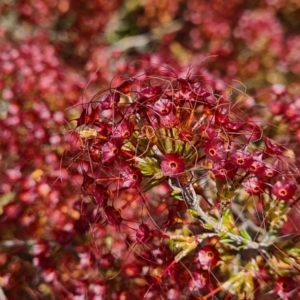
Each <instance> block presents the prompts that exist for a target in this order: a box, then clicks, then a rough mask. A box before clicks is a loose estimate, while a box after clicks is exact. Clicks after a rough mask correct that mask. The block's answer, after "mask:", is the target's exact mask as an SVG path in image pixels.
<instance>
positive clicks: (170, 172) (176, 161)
mask: <svg viewBox="0 0 300 300" xmlns="http://www.w3.org/2000/svg"><path fill="white" fill-rule="evenodd" d="M161 170H162V171H163V173H164V174H165V175H166V176H170V177H172V176H176V175H178V174H180V173H183V172H184V171H185V159H184V158H183V157H182V156H181V155H179V154H178V153H169V154H166V155H164V156H163V157H162V160H161Z"/></svg>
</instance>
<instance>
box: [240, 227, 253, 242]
mask: <svg viewBox="0 0 300 300" xmlns="http://www.w3.org/2000/svg"><path fill="white" fill-rule="evenodd" d="M240 234H241V236H242V237H243V238H244V239H246V240H248V241H252V238H251V236H250V235H249V233H248V232H247V231H246V230H245V229H240Z"/></svg>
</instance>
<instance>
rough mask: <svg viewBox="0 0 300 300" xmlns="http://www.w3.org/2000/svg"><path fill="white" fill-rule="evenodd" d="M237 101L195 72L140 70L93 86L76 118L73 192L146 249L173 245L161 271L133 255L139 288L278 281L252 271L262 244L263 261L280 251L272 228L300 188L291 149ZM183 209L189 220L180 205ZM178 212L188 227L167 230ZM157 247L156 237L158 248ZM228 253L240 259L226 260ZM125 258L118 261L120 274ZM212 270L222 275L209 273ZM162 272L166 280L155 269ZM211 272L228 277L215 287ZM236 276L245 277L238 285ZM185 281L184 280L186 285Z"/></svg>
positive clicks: (253, 288) (239, 289)
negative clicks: (184, 266)
mask: <svg viewBox="0 0 300 300" xmlns="http://www.w3.org/2000/svg"><path fill="white" fill-rule="evenodd" d="M236 106H237V104H234V103H233V102H232V101H231V100H230V98H229V96H227V95H226V94H219V93H218V92H217V91H214V90H210V89H209V88H208V86H207V85H206V83H205V81H204V80H203V78H202V77H201V76H192V75H191V74H190V75H189V76H188V77H186V78H182V77H179V76H177V75H173V76H170V75H169V73H168V75H166V74H163V73H158V74H151V75H150V74H144V75H139V76H137V77H132V78H129V79H127V80H125V81H123V82H122V83H121V84H119V85H117V86H115V87H111V88H109V89H108V90H104V91H101V92H99V93H98V94H96V95H95V96H94V97H93V98H92V99H91V101H90V103H89V104H88V105H87V106H86V107H84V108H83V109H82V112H81V114H80V116H79V118H78V119H77V126H76V128H75V130H74V131H73V132H72V135H73V136H75V137H77V139H76V141H77V148H78V150H77V154H76V155H75V156H74V159H73V162H72V163H76V162H77V163H79V165H80V166H81V169H82V174H83V181H82V185H81V189H82V192H83V193H84V194H85V195H87V196H89V197H90V198H91V200H92V201H93V202H94V205H95V206H96V207H97V208H98V209H99V210H100V211H99V213H100V212H101V218H100V219H99V222H100V223H101V224H108V225H112V226H114V227H115V228H117V229H118V230H120V232H128V230H129V232H130V231H132V232H136V241H135V242H134V244H136V245H137V244H142V245H145V246H146V247H147V248H149V249H152V257H153V255H154V254H153V253H154V251H156V250H155V243H156V242H155V241H156V240H157V239H158V238H163V239H164V240H165V241H168V240H169V241H170V242H172V243H173V245H174V246H175V248H176V249H177V251H178V254H177V255H176V256H175V257H174V258H173V260H171V264H170V265H169V266H167V267H166V268H165V269H164V270H161V271H159V269H161V267H159V266H155V265H156V264H155V263H154V262H152V259H153V258H151V259H150V258H149V260H150V261H149V260H148V262H147V259H145V261H144V264H145V265H147V266H148V268H149V269H148V270H147V271H146V272H145V271H143V272H142V271H141V270H140V269H139V268H137V266H138V265H140V264H141V261H140V259H139V263H136V268H137V269H136V268H135V269H134V270H133V269H132V268H131V269H130V270H131V271H130V273H131V278H135V280H136V277H139V278H140V277H141V278H143V279H144V280H146V281H147V282H148V284H149V286H150V287H149V289H150V290H149V295H152V296H153V294H152V293H154V292H155V291H156V288H155V286H156V284H157V283H159V284H161V282H163V281H164V280H166V281H168V282H169V284H171V285H172V284H174V282H178V276H181V277H184V278H185V279H181V281H182V282H185V283H186V284H187V285H188V286H189V287H191V288H190V289H189V292H188V291H185V292H186V293H192V294H194V293H195V291H196V294H197V293H198V294H199V293H201V292H203V290H206V291H207V292H209V293H212V294H215V293H217V292H219V291H220V289H223V293H225V292H226V293H227V292H228V293H231V294H233V295H238V294H240V293H245V294H247V295H250V294H253V295H254V294H255V293H260V292H263V291H264V290H265V289H266V287H267V286H269V285H270V283H269V281H270V280H273V281H274V282H275V281H276V280H277V278H280V277H276V276H274V271H275V270H272V269H271V268H270V269H268V270H264V271H265V272H266V273H267V275H266V276H268V280H260V276H261V275H260V271H259V268H260V267H261V266H262V265H261V260H264V259H266V257H265V255H264V251H265V250H264V249H265V248H268V249H270V251H271V249H277V252H276V251H275V253H274V254H273V253H272V254H271V253H270V254H268V255H269V256H270V257H269V260H271V259H277V260H282V259H283V258H282V257H281V256H280V255H277V254H278V252H280V247H279V246H278V245H275V244H276V243H277V242H280V239H279V240H277V238H278V237H277V235H278V233H279V230H280V228H281V227H282V226H283V224H284V216H285V214H286V213H287V212H288V210H289V208H290V207H291V206H292V205H294V204H295V203H296V202H297V200H298V197H299V187H298V174H299V170H298V169H297V167H296V166H295V164H294V163H295V157H294V154H293V151H292V150H289V149H287V148H285V147H283V146H281V145H279V144H277V143H275V142H274V141H272V140H271V139H270V138H268V137H266V136H265V135H264V134H263V131H262V129H261V128H260V127H259V126H258V125H257V124H256V123H255V122H254V121H252V120H251V119H247V117H246V116H245V115H244V114H242V113H241V112H239V111H237V110H236ZM161 188H164V189H166V191H169V192H167V194H168V196H167V198H168V201H167V202H165V201H163V202H165V204H164V209H163V210H162V209H161V206H162V205H163V202H162V200H161V198H159V199H157V197H154V193H155V191H156V190H157V189H158V190H159V189H161ZM165 197H166V196H165ZM170 200H171V201H172V202H169V201H170ZM171 203H172V204H171ZM180 203H183V206H181V207H180V208H179V206H180ZM174 205H176V207H177V208H176V209H178V212H177V213H176V209H175V210H174ZM178 205H179V206H178ZM185 210H189V211H190V212H191V214H192V215H193V216H194V218H195V220H194V221H192V219H191V217H186V216H184V215H182V214H179V212H180V211H181V212H182V211H185ZM176 214H177V216H176ZM178 214H179V215H180V217H179V215H178ZM179 219H180V220H181V221H180V222H184V223H186V222H187V224H189V223H190V224H192V223H195V224H197V225H196V226H197V227H198V229H197V231H194V232H195V233H192V234H187V233H184V232H183V231H181V232H179V233H178V232H177V234H175V231H174V229H173V227H172V226H174V225H175V224H177V222H178V221H179ZM247 219H251V222H250V224H247V221H246V220H247ZM261 219H263V227H261V226H262V221H261ZM132 222H134V223H137V224H140V225H139V226H138V227H136V226H132V225H130V224H131V223H132ZM191 222H192V223H191ZM96 223H97V224H98V222H96ZM96 223H95V224H96ZM155 227H156V228H157V229H151V228H155ZM244 227H246V229H245V228H244ZM201 228H202V229H201ZM207 230H208V232H207ZM192 232H193V231H192ZM196 232H198V233H197V234H196ZM129 234H130V233H129ZM212 237H213V238H214V243H215V244H213V243H212V241H211V238H212ZM274 240H275V241H274ZM228 242H229V243H230V244H231V243H232V245H230V244H229V245H228V244H227V243H228ZM198 245H199V247H200V250H199V252H198V259H197V262H198V265H197V264H195V265H194V266H193V267H189V269H190V272H192V273H191V274H185V275H182V274H184V272H183V273H182V274H181V272H178V271H173V272H171V270H172V268H175V269H176V268H180V267H178V265H176V263H178V262H179V261H181V260H182V259H186V257H189V256H190V255H192V256H195V252H197V251H196V250H195V249H196V248H197V247H198ZM165 247H166V244H164V243H162V242H160V246H159V248H160V249H164V248H165ZM238 248H239V249H241V250H243V249H244V250H245V251H246V250H247V249H252V250H253V249H256V250H259V252H258V253H259V254H257V255H256V256H255V257H254V258H253V261H252V262H251V264H248V261H247V260H244V259H243V258H238V257H237V256H236V254H234V252H235V250H234V249H238ZM293 249H294V250H293V251H296V250H295V248H293ZM160 251H162V250H160ZM164 251H166V249H165V250H164ZM272 251H273V250H272ZM146 252H147V251H146ZM149 255H150V254H149V253H148V255H146V254H144V253H143V255H142V257H149ZM166 257H167V258H168V257H170V254H168V255H166ZM229 257H231V258H230V261H236V264H238V265H241V266H242V267H239V268H238V269H237V270H235V269H234V268H233V267H232V266H229V265H228V264H227V263H226V261H227V262H228V261H229ZM234 257H235V258H234ZM135 259H137V257H136V258H135ZM155 259H157V257H156V258H155ZM194 259H195V258H194ZM284 259H285V260H288V261H289V263H288V267H286V268H285V267H282V268H280V270H279V269H278V270H276V273H277V274H278V275H282V276H283V275H286V274H290V275H292V274H293V272H296V271H299V266H297V264H294V263H293V258H292V256H291V257H285V258H284ZM238 261H239V262H238ZM224 262H225V263H224ZM165 263H167V262H165ZM165 263H163V264H162V263H160V265H161V264H162V266H163V265H164V264H165ZM125 266H127V263H126V261H125V262H124V266H123V267H122V271H124V270H125ZM214 268H218V269H219V270H220V271H221V272H220V273H219V272H216V273H214V272H213V269H214ZM290 268H292V270H291V269H290ZM128 272H129V271H128ZM167 272H168V273H170V272H171V273H170V274H169V275H170V277H169V278H165V277H166V276H164V275H165V274H166V273H167ZM199 272H200V273H199ZM211 273H212V274H213V275H211ZM218 273H219V274H222V275H219V276H218V275H217V274H218ZM180 274H181V275H180ZM117 275H118V274H116V275H115V276H117ZM211 276H213V277H216V280H217V281H219V282H222V281H226V282H227V283H228V286H227V284H225V283H224V286H223V287H222V288H221V287H220V286H219V287H216V286H215V283H214V282H213V280H210V279H209V278H210V277H211ZM243 276H248V277H249V278H248V279H249V281H250V282H251V284H250V285H249V286H248V287H247V288H246V287H244V286H243V280H242V278H243ZM191 278H192V282H193V284H192V283H190V284H188V282H190V280H191ZM204 279H205V280H204ZM153 280H154V283H153ZM170 280H171V281H170ZM172 280H173V281H172ZM278 280H280V279H278ZM258 281H259V287H257V284H258V283H257V282H258ZM203 282H205V284H204V283H203ZM230 282H233V284H232V286H231V285H229V283H230ZM225 286H226V287H225ZM151 287H152V288H153V291H151V290H152V288H151ZM277 289H278V287H275V283H274V291H277ZM171 290H172V289H171V288H170V291H171ZM170 291H169V292H170ZM149 295H148V296H149ZM199 295H200V294H199ZM149 297H150V296H149Z"/></svg>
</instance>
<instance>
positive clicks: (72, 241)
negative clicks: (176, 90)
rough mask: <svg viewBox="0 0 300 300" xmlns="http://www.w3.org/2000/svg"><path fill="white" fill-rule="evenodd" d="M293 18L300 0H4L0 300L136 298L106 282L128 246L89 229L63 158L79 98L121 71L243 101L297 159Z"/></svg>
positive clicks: (0, 24)
mask: <svg viewBox="0 0 300 300" xmlns="http://www.w3.org/2000/svg"><path fill="white" fill-rule="evenodd" d="M299 16H300V1H298V0H257V1H256V0H252V1H250V0H248V1H247V0H246V1H244V0H231V1H224V0H211V1H200V0H172V1H168V0H143V1H142V0H128V1H121V0H111V1H106V0H34V1H33V0H2V1H1V3H0V126H1V127H0V233H1V234H0V287H2V291H1V293H0V299H1V300H2V299H5V296H4V295H6V297H7V299H141V298H139V297H140V296H139V294H138V293H137V291H136V290H135V291H133V290H130V289H128V288H127V287H126V286H125V285H124V283H122V280H121V279H120V280H119V281H115V282H113V281H112V282H113V283H111V282H110V283H107V282H105V281H104V280H103V274H102V273H103V272H104V271H103V270H106V269H109V268H113V266H114V265H117V266H116V269H118V268H120V265H122V261H121V262H120V260H118V259H116V257H117V256H118V255H119V257H121V256H122V255H124V251H125V249H127V245H126V243H125V244H124V242H122V240H123V236H122V234H121V233H120V232H118V231H116V232H115V234H114V236H113V238H112V237H111V235H112V234H111V232H110V233H108V232H106V231H105V229H99V230H98V231H97V242H95V239H94V238H93V236H94V235H93V234H91V232H90V233H89V234H86V233H87V232H88V231H89V230H90V228H91V224H93V223H94V222H96V219H97V213H96V212H95V211H94V210H93V209H90V208H89V206H88V204H85V203H84V202H83V201H82V195H81V190H80V187H81V183H82V178H81V175H80V168H79V167H78V166H77V165H76V164H74V163H73V161H72V156H71V155H70V153H71V152H72V147H73V146H74V144H76V143H77V142H78V141H77V140H76V139H73V138H72V134H69V132H70V130H71V129H72V128H74V125H75V124H76V123H74V120H75V119H76V118H77V117H78V116H79V114H80V112H79V110H80V109H81V107H82V105H83V104H84V103H87V102H88V101H89V99H91V97H92V95H93V94H95V93H96V92H98V91H99V90H101V89H103V88H106V87H108V86H110V85H111V84H112V83H113V82H118V80H119V79H120V78H128V77H130V76H135V75H137V74H139V73H142V72H144V71H145V69H147V68H149V67H151V68H153V67H159V66H165V68H169V69H174V70H176V74H177V75H178V76H187V74H189V73H191V72H199V73H201V74H203V75H204V76H205V78H206V80H208V81H210V82H211V84H212V85H214V88H218V89H219V90H220V91H224V90H226V89H228V88H230V89H232V93H235V92H236V91H239V92H240V93H241V94H243V95H248V96H244V97H243V100H242V101H241V106H242V108H243V110H244V111H246V112H248V114H249V116H251V117H252V118H253V119H256V118H259V120H260V121H259V122H260V124H261V126H262V128H264V127H265V126H267V125H269V124H273V126H271V129H269V132H268V133H269V136H271V137H273V138H274V139H275V140H277V141H278V142H279V143H282V144H284V145H286V146H289V147H292V148H293V149H294V152H295V164H298V165H299V154H300V153H299V149H298V148H300V147H298V146H297V145H299V142H300V122H299V118H300V96H299V95H300V17H299ZM279 96H280V100H278V97H279ZM274 124H275V125H274ZM74 147H75V146H74ZM83 211H84V213H82V212H83ZM293 214H294V218H295V217H297V211H293V213H291V215H290V216H289V218H290V219H291V220H292V219H293ZM287 224H288V223H287ZM286 227H287V229H286V230H287V232H288V231H289V229H290V228H291V227H290V226H289V225H287V226H286ZM292 228H293V230H294V229H295V226H293V227H292ZM119 236H120V237H119ZM99 239H101V242H100V241H99ZM112 240H113V241H112ZM112 247H113V248H114V255H112V253H111V249H112ZM118 247H119V248H118ZM95 261H97V263H95ZM125 275H126V276H127V278H128V277H130V276H129V275H128V274H125ZM125 275H124V278H125V277H126V276H125ZM120 276H121V278H122V274H121V275H120ZM135 284H137V283H135ZM140 289H141V290H143V291H142V292H141V293H142V294H145V293H146V291H147V288H146V287H143V289H142V288H141V287H140ZM135 293H136V294H135ZM105 295H106V296H105ZM107 295H109V296H107ZM122 295H123V298H122ZM85 297H86V298H85ZM105 297H107V298H105ZM126 297H127V298H126ZM174 299H176V298H174Z"/></svg>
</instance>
